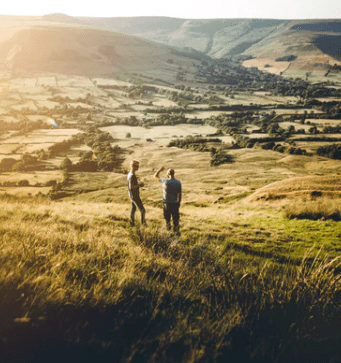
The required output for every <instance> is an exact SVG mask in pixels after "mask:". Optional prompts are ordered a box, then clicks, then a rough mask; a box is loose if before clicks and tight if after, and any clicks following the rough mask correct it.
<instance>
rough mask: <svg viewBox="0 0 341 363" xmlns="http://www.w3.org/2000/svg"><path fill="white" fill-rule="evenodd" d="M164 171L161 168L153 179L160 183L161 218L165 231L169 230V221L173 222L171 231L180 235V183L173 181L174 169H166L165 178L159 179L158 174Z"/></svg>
mask: <svg viewBox="0 0 341 363" xmlns="http://www.w3.org/2000/svg"><path fill="white" fill-rule="evenodd" d="M163 170H165V168H164V167H163V166H161V168H159V169H158V170H157V171H156V173H155V174H154V179H156V180H157V181H159V182H160V183H162V191H163V195H162V204H163V216H164V218H165V220H166V228H167V230H171V227H172V226H171V219H172V220H173V231H174V232H175V234H177V235H180V227H179V219H180V213H179V208H180V203H181V196H182V192H181V182H180V180H178V179H175V177H174V174H175V171H174V169H172V168H170V169H167V172H166V174H167V178H160V177H159V174H160V173H161V171H163Z"/></svg>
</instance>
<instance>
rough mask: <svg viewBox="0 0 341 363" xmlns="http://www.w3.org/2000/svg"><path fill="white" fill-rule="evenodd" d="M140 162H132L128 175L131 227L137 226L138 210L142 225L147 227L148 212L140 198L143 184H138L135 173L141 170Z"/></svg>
mask: <svg viewBox="0 0 341 363" xmlns="http://www.w3.org/2000/svg"><path fill="white" fill-rule="evenodd" d="M139 167H140V162H139V161H138V160H131V162H130V172H129V173H128V175H127V183H128V195H129V198H130V200H131V211H130V225H131V226H134V225H135V212H136V209H137V208H138V209H139V211H140V214H141V223H142V224H143V225H146V210H145V208H144V206H143V203H142V200H141V198H140V187H143V186H144V184H143V182H140V183H139V182H138V181H137V177H136V174H135V172H136V171H137V170H139Z"/></svg>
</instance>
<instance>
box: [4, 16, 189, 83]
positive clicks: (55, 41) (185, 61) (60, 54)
mask: <svg viewBox="0 0 341 363" xmlns="http://www.w3.org/2000/svg"><path fill="white" fill-rule="evenodd" d="M58 18H60V19H62V20H63V22H62V23H53V22H52V23H51V22H49V21H41V20H36V19H33V20H29V21H25V20H24V21H22V22H20V23H14V22H13V21H9V22H8V23H7V24H6V25H7V27H5V29H6V31H5V32H4V33H3V34H2V35H1V36H0V66H1V69H7V70H10V71H11V72H12V73H13V74H17V75H21V74H26V73H29V74H34V73H40V72H45V73H46V72H51V73H62V74H75V75H88V76H99V75H110V74H111V75H112V74H115V73H122V72H123V73H124V72H143V71H144V70H150V69H152V70H153V71H154V72H155V74H157V72H161V73H165V72H166V71H167V70H168V71H169V70H171V71H174V70H175V64H176V63H178V64H181V65H183V66H186V65H188V66H190V65H192V63H193V59H191V58H189V57H187V56H186V55H185V54H184V53H181V52H179V51H177V50H175V49H173V48H172V47H170V46H168V45H165V44H161V43H157V42H152V41H149V40H146V39H141V38H138V37H135V36H131V35H125V34H120V33H117V32H114V31H110V30H103V29H99V28H93V27H89V26H86V25H82V24H76V23H75V22H72V21H70V19H69V17H67V18H65V17H64V16H62V17H58ZM47 20H48V19H47ZM71 20H72V18H71ZM169 59H172V62H173V63H175V64H174V65H173V66H172V65H170V62H169ZM173 68H174V70H173Z"/></svg>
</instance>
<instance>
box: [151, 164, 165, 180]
mask: <svg viewBox="0 0 341 363" xmlns="http://www.w3.org/2000/svg"><path fill="white" fill-rule="evenodd" d="M163 170H165V167H164V166H161V168H159V169H158V170H157V171H156V173H155V174H154V176H153V178H154V179H155V180H157V181H159V174H160V173H161V171H163Z"/></svg>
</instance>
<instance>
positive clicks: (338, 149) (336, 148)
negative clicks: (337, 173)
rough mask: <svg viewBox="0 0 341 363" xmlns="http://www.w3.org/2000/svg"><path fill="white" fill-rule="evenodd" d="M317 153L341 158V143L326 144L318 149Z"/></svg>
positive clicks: (332, 157) (331, 157)
mask: <svg viewBox="0 0 341 363" xmlns="http://www.w3.org/2000/svg"><path fill="white" fill-rule="evenodd" d="M316 153H317V155H320V156H324V157H327V158H330V159H338V160H341V144H333V145H324V146H320V147H319V148H318V149H317V150H316Z"/></svg>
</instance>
